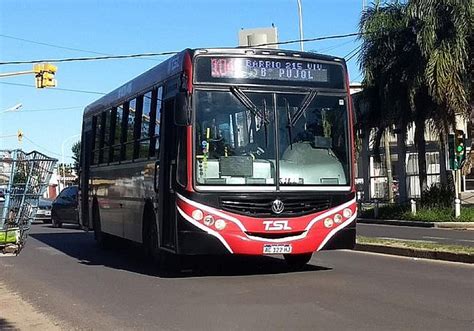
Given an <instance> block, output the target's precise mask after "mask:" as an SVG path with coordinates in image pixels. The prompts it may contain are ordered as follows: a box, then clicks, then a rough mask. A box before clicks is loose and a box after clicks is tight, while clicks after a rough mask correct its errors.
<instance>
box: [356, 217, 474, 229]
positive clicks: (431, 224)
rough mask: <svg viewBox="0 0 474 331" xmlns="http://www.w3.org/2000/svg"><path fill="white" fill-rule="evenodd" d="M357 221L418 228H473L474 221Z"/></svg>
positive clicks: (359, 220) (358, 220)
mask: <svg viewBox="0 0 474 331" xmlns="http://www.w3.org/2000/svg"><path fill="white" fill-rule="evenodd" d="M357 223H362V224H381V225H398V226H414V227H420V228H438V229H458V230H474V222H420V221H402V220H384V219H372V218H358V219H357Z"/></svg>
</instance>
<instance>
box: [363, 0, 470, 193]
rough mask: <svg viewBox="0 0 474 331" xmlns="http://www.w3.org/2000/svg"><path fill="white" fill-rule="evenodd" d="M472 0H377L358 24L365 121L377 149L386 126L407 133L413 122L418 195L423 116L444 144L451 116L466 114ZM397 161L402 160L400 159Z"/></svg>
mask: <svg viewBox="0 0 474 331" xmlns="http://www.w3.org/2000/svg"><path fill="white" fill-rule="evenodd" d="M470 1H471V0H444V1H436V0H411V1H408V2H407V3H401V2H399V1H392V2H389V3H384V4H383V5H381V2H380V1H376V2H375V4H374V5H373V7H371V8H369V9H367V11H365V12H364V13H363V15H362V18H361V21H360V31H361V33H362V36H361V39H362V48H361V49H362V51H361V54H360V57H359V62H360V66H361V69H362V71H363V73H364V80H363V85H364V87H365V90H364V93H363V96H362V98H361V100H362V102H363V103H365V104H367V106H366V108H368V109H369V113H370V115H369V118H370V121H368V122H367V123H366V124H367V125H369V126H370V127H375V128H377V130H378V131H377V135H376V140H375V153H376V154H378V147H379V145H380V139H381V137H382V136H383V131H384V130H386V129H387V128H389V127H390V126H391V125H395V126H396V127H398V128H399V130H400V132H401V133H402V135H404V134H405V133H406V128H407V126H408V125H409V123H410V122H414V124H415V143H416V145H417V149H418V169H419V178H420V191H421V192H422V193H423V191H425V190H426V182H427V180H426V179H427V175H426V157H425V137H424V132H425V125H426V121H427V120H431V122H432V123H433V124H434V127H435V128H436V131H437V132H438V134H439V136H440V138H441V148H444V143H443V142H444V141H446V140H445V139H446V136H447V134H448V133H449V130H450V128H454V127H455V114H463V115H467V114H468V112H469V103H470V100H472V94H469V91H472V82H471V81H470V79H469V77H468V75H469V70H467V67H468V66H471V67H472V58H470V54H471V52H470V49H469V47H471V46H470V45H469V43H468V39H469V38H471V39H472V18H473V14H472V13H473V9H472V6H471V5H470V3H471V2H470ZM382 111H383V113H382ZM401 140H403V141H404V139H401ZM402 150H404V148H402ZM399 160H400V161H404V156H403V157H399ZM400 168H402V167H400ZM403 169H405V167H403ZM402 175H403V174H400V176H401V177H402ZM403 177H404V176H403Z"/></svg>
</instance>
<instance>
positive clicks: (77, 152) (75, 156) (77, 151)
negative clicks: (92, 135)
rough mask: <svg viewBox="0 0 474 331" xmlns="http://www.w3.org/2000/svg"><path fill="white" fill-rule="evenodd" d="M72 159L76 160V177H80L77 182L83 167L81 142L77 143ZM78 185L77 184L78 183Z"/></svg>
mask: <svg viewBox="0 0 474 331" xmlns="http://www.w3.org/2000/svg"><path fill="white" fill-rule="evenodd" d="M71 151H72V159H73V160H74V165H73V166H74V170H75V172H76V175H77V176H78V177H77V179H76V181H78V180H79V169H80V166H81V141H80V140H79V141H77V142H75V143H74V144H73V145H72V147H71ZM76 184H77V183H76Z"/></svg>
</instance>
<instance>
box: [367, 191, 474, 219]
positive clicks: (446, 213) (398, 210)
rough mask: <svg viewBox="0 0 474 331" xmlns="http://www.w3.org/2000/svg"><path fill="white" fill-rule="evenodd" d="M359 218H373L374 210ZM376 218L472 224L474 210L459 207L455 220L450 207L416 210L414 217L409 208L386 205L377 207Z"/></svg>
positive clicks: (369, 210)
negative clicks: (459, 212) (458, 215)
mask: <svg viewBox="0 0 474 331" xmlns="http://www.w3.org/2000/svg"><path fill="white" fill-rule="evenodd" d="M432 192H434V191H432ZM359 217H362V218H374V209H368V210H363V211H361V212H359ZM378 218H380V219H386V220H405V221H420V222H474V208H472V207H461V216H460V217H459V218H455V217H454V210H453V207H451V206H449V207H440V206H438V207H432V208H427V207H422V208H418V209H417V211H416V215H413V214H412V213H411V210H410V207H409V206H402V205H387V206H382V207H379V216H378Z"/></svg>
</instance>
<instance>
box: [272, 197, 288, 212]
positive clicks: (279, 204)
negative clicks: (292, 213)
mask: <svg viewBox="0 0 474 331" xmlns="http://www.w3.org/2000/svg"><path fill="white" fill-rule="evenodd" d="M283 210H285V205H284V204H283V201H281V200H278V199H276V200H275V201H273V202H272V211H273V212H274V213H275V214H281V213H282V212H283Z"/></svg>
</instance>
